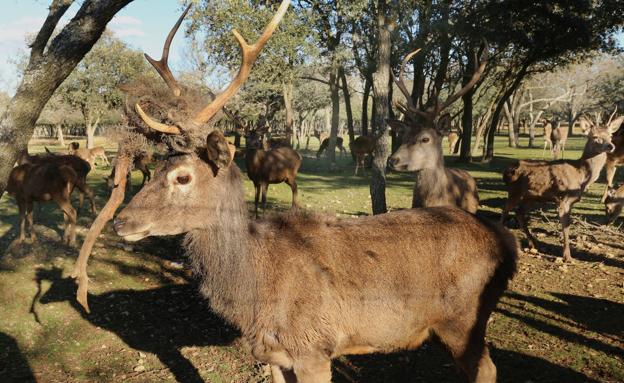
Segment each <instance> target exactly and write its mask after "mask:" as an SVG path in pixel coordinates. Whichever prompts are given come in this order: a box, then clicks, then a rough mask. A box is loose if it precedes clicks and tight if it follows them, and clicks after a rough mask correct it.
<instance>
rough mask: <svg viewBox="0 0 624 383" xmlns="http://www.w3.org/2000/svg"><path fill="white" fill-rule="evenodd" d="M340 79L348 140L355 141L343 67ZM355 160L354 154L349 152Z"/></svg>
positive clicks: (349, 97) (349, 98)
mask: <svg viewBox="0 0 624 383" xmlns="http://www.w3.org/2000/svg"><path fill="white" fill-rule="evenodd" d="M340 80H341V82H342V95H343V97H344V102H345V110H346V112H347V131H348V132H349V142H353V141H355V131H354V130H353V111H352V110H351V94H350V93H349V85H348V84H347V75H346V74H345V72H344V68H340ZM351 156H352V157H353V159H354V160H355V156H354V155H353V153H351Z"/></svg>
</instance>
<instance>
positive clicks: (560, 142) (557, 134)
mask: <svg viewBox="0 0 624 383" xmlns="http://www.w3.org/2000/svg"><path fill="white" fill-rule="evenodd" d="M567 141H568V128H567V127H563V126H561V120H559V119H558V118H553V119H551V120H546V119H544V150H543V151H542V158H544V157H545V156H546V147H547V146H549V147H550V151H551V153H552V157H553V159H555V160H556V159H558V158H559V153H561V157H562V158H563V157H564V155H565V145H566V142H567Z"/></svg>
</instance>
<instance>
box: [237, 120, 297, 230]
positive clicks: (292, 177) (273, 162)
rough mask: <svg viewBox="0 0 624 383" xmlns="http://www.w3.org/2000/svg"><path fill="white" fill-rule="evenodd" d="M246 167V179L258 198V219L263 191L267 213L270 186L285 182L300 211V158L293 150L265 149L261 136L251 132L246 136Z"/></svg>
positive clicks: (256, 204) (287, 148)
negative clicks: (259, 201) (298, 202)
mask: <svg viewBox="0 0 624 383" xmlns="http://www.w3.org/2000/svg"><path fill="white" fill-rule="evenodd" d="M245 143H246V144H245V145H246V151H245V166H246V168H247V175H248V176H249V179H250V180H251V181H252V182H253V184H254V188H255V190H256V194H255V199H254V202H255V214H256V218H257V217H258V200H259V198H260V191H261V190H262V209H263V210H265V209H266V195H267V191H268V189H269V184H279V183H282V182H286V184H288V186H290V189H291V191H292V207H293V208H296V207H297V180H296V178H297V172H298V171H299V167H301V160H302V158H301V155H300V154H299V153H297V152H296V151H295V150H293V149H292V148H290V147H286V146H278V147H277V148H274V149H265V148H264V144H263V137H262V133H261V132H259V131H258V130H256V129H254V130H249V131H248V133H247V135H246V136H245Z"/></svg>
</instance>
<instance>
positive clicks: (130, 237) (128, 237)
mask: <svg viewBox="0 0 624 383" xmlns="http://www.w3.org/2000/svg"><path fill="white" fill-rule="evenodd" d="M117 235H119V236H120V237H121V238H123V240H124V241H126V242H136V241H139V240H141V239H143V238H146V237H149V230H144V231H141V232H138V233H132V234H120V233H117Z"/></svg>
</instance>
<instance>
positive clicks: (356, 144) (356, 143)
mask: <svg viewBox="0 0 624 383" xmlns="http://www.w3.org/2000/svg"><path fill="white" fill-rule="evenodd" d="M376 144H377V139H376V138H375V137H373V136H359V137H357V138H356V139H355V140H353V142H349V149H351V153H352V154H353V156H354V157H355V173H354V175H356V176H357V174H358V169H359V168H360V166H362V167H363V168H364V174H365V175H366V167H365V166H364V160H365V159H366V156H370V155H372V154H373V151H374V150H375V145H376Z"/></svg>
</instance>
